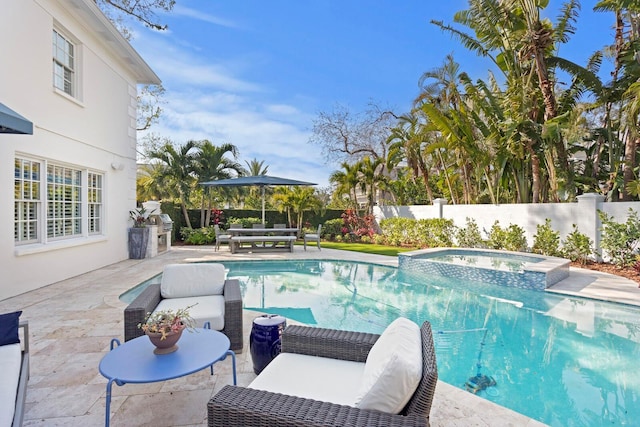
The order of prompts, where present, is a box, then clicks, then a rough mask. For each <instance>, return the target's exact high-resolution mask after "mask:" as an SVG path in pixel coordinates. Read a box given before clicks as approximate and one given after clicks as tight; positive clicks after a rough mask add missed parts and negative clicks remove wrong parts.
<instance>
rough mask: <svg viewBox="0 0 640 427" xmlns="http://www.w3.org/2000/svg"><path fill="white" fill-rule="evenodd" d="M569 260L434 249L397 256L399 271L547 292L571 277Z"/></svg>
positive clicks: (465, 249)
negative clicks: (546, 290) (545, 290)
mask: <svg viewBox="0 0 640 427" xmlns="http://www.w3.org/2000/svg"><path fill="white" fill-rule="evenodd" d="M569 263H570V261H569V260H567V259H563V258H557V257H549V256H543V255H537V254H530V253H522V252H508V251H499V250H493V249H471V248H431V249H423V250H419V251H412V252H405V253H401V254H399V255H398V267H399V268H400V270H404V271H410V272H416V273H422V274H431V275H439V276H446V277H455V278H460V279H465V280H472V281H481V282H485V283H491V284H495V285H502V286H511V287H516V288H524V289H537V290H544V289H546V288H548V287H550V286H552V285H554V284H556V283H558V282H559V281H561V280H563V279H566V278H567V277H569Z"/></svg>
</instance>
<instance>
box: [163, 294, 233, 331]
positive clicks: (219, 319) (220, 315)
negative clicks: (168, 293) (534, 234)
mask: <svg viewBox="0 0 640 427" xmlns="http://www.w3.org/2000/svg"><path fill="white" fill-rule="evenodd" d="M191 305H193V307H191V308H190V309H189V314H190V315H191V317H193V319H194V320H195V321H196V327H198V328H201V327H202V326H203V325H204V323H205V322H211V329H214V330H216V331H221V330H223V329H224V297H223V296H222V295H209V296H204V297H186V298H167V299H163V300H161V301H160V304H158V305H157V306H156V308H155V310H154V312H156V311H162V310H173V312H174V313H175V312H176V311H178V309H181V308H187V307H189V306H191Z"/></svg>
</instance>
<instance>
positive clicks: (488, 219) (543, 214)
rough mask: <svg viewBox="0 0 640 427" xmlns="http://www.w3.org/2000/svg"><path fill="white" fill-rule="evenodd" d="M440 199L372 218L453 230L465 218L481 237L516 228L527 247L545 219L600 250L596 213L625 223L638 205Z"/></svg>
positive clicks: (583, 199)
mask: <svg viewBox="0 0 640 427" xmlns="http://www.w3.org/2000/svg"><path fill="white" fill-rule="evenodd" d="M446 203H447V201H446V200H444V199H437V200H435V201H434V204H433V205H425V206H381V207H376V208H375V210H374V214H375V216H376V219H377V220H378V221H380V220H382V219H385V218H393V217H401V218H413V219H423V218H446V219H450V220H452V221H453V223H454V224H455V225H456V226H457V227H464V226H465V225H466V223H467V218H472V219H474V220H475V221H476V223H477V224H478V227H479V228H480V231H481V232H483V231H485V230H486V232H484V233H483V235H484V237H487V233H488V231H489V230H490V229H491V226H492V225H493V224H494V222H495V221H499V223H500V226H501V227H507V226H509V225H510V224H516V225H519V226H520V227H522V228H523V229H524V230H525V235H526V237H527V242H528V243H529V246H532V245H533V236H534V235H535V234H536V226H537V225H538V224H544V222H545V220H546V218H549V219H550V220H551V227H552V228H553V229H554V230H556V231H558V232H559V233H560V239H564V238H565V237H566V236H567V234H569V233H570V232H571V231H572V230H573V224H576V225H577V226H578V230H579V231H580V232H581V233H584V234H586V235H587V236H589V237H590V238H591V240H592V241H593V242H594V244H595V246H596V249H599V248H600V235H601V233H600V228H601V227H602V224H601V222H600V220H599V218H598V213H597V211H598V210H601V211H603V212H605V213H607V214H608V215H609V216H612V217H613V218H614V219H615V221H617V222H625V221H626V220H627V217H628V214H629V208H631V209H633V210H634V211H636V212H640V202H616V203H605V202H604V197H602V196H600V195H596V194H585V195H582V196H579V197H578V201H577V202H575V203H538V204H504V205H448V204H446Z"/></svg>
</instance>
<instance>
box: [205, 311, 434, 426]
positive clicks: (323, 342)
mask: <svg viewBox="0 0 640 427" xmlns="http://www.w3.org/2000/svg"><path fill="white" fill-rule="evenodd" d="M419 333H420V337H421V340H422V343H421V347H422V374H421V378H420V379H419V383H418V385H417V387H416V389H415V391H414V392H413V394H412V395H411V397H410V399H409V401H408V403H406V405H405V406H404V408H403V409H402V410H401V411H400V413H399V414H390V413H387V412H381V411H377V410H371V409H360V408H358V407H353V406H348V405H340V404H335V403H330V402H326V401H318V400H313V399H308V398H303V397H298V396H294V395H288V394H284V393H274V392H270V391H264V390H259V389H255V388H251V385H250V386H249V387H237V386H230V385H227V386H225V387H224V388H222V389H221V390H220V391H219V392H218V393H217V394H216V395H214V396H213V397H212V398H211V400H210V401H209V403H208V405H207V411H208V425H209V426H211V427H216V426H226V427H229V426H301V427H302V426H304V427H308V426H322V427H327V426H333V427H338V426H340V427H342V426H385V427H386V426H392V427H393V426H428V425H429V412H430V411H431V404H432V400H433V395H434V392H435V387H436V383H437V379H438V373H437V367H436V357H435V350H434V345H433V336H432V332H431V325H430V324H429V323H428V322H425V323H424V324H423V325H422V327H421V328H420V332H419ZM378 338H379V335H375V334H368V333H358V332H348V331H338V330H331V329H322V328H311V327H306V326H289V327H287V328H286V329H285V331H284V332H283V335H282V353H281V355H282V354H286V353H297V354H301V355H311V356H317V357H319V358H331V359H340V360H346V361H354V362H361V363H364V362H366V361H367V356H368V354H369V351H370V350H371V348H372V347H373V345H374V343H375V342H376V340H378ZM278 357H280V356H278ZM276 359H277V358H276ZM272 363H273V362H272ZM268 368H269V366H267V369H268ZM309 368H310V369H312V366H309ZM263 372H264V371H263ZM261 375H262V373H261ZM259 377H260V376H259ZM259 377H258V378H259ZM258 378H257V379H258ZM257 379H256V380H257ZM254 382H255V381H254Z"/></svg>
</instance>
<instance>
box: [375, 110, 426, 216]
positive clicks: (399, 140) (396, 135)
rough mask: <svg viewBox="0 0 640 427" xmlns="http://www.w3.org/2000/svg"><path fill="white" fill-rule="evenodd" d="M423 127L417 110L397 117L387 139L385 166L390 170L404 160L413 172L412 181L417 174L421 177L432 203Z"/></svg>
mask: <svg viewBox="0 0 640 427" xmlns="http://www.w3.org/2000/svg"><path fill="white" fill-rule="evenodd" d="M423 129H424V126H423V124H421V123H420V117H419V116H418V111H413V112H411V113H410V114H406V115H402V116H400V117H399V118H398V125H397V126H396V127H394V128H393V129H391V134H390V135H389V138H388V139H387V142H388V143H389V144H390V145H389V153H388V154H387V165H386V167H387V169H388V170H389V171H391V170H393V169H395V168H396V167H398V164H399V163H400V161H401V160H405V161H406V162H407V166H408V168H409V170H411V172H412V174H413V181H414V182H415V180H416V179H417V178H418V177H419V176H421V177H422V180H423V183H424V188H425V189H426V191H427V196H428V198H429V202H430V203H433V191H432V189H431V185H430V184H429V174H430V169H431V165H430V164H429V162H428V157H427V156H425V155H423V153H422V149H423V146H424V145H425V144H426V143H427V142H426V141H425V140H426V139H427V138H425V136H426V135H425V133H424V131H423Z"/></svg>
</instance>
